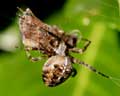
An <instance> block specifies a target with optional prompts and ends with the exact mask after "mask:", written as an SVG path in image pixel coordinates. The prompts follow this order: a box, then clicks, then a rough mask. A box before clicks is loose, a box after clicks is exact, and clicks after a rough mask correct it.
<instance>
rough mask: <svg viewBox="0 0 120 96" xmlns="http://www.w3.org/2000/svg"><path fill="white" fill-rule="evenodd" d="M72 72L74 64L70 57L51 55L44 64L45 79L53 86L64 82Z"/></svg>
mask: <svg viewBox="0 0 120 96" xmlns="http://www.w3.org/2000/svg"><path fill="white" fill-rule="evenodd" d="M71 73H72V65H71V62H70V59H69V58H68V57H64V56H60V55H56V56H52V57H50V58H49V59H48V60H47V62H46V63H45V64H44V66H43V74H42V77H43V81H44V83H45V84H46V85H47V86H50V87H53V86H57V85H58V84H60V83H63V82H64V81H65V80H66V79H67V78H68V77H69V76H70V75H71Z"/></svg>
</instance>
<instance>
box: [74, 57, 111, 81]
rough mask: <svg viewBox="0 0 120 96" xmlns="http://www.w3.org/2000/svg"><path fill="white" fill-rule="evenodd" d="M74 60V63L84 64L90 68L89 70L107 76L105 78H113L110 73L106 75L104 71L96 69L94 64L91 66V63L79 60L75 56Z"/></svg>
mask: <svg viewBox="0 0 120 96" xmlns="http://www.w3.org/2000/svg"><path fill="white" fill-rule="evenodd" d="M72 61H73V63H76V64H80V65H83V66H84V67H86V68H88V69H89V70H91V71H93V72H94V73H96V74H99V75H101V76H103V77H105V78H108V79H111V77H110V76H108V75H106V74H104V73H102V72H100V71H98V70H96V69H95V68H94V67H93V66H91V65H89V64H86V63H85V62H83V61H79V60H77V59H75V58H73V59H72Z"/></svg>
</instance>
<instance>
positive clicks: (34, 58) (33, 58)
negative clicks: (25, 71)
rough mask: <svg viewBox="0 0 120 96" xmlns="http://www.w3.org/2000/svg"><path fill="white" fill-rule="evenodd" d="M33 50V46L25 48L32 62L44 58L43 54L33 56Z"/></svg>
mask: <svg viewBox="0 0 120 96" xmlns="http://www.w3.org/2000/svg"><path fill="white" fill-rule="evenodd" d="M31 50H32V48H28V47H26V48H25V52H26V55H27V57H28V59H29V60H30V61H32V62H35V61H40V60H41V59H42V57H41V56H38V57H33V56H32V55H31V53H30V51H31Z"/></svg>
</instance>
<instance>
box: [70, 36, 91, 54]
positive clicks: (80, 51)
mask: <svg viewBox="0 0 120 96" xmlns="http://www.w3.org/2000/svg"><path fill="white" fill-rule="evenodd" d="M81 40H82V41H85V44H84V47H83V48H72V49H70V51H72V52H75V53H80V54H83V53H84V52H85V51H86V50H87V48H88V46H89V45H90V44H91V41H90V40H88V39H85V38H81Z"/></svg>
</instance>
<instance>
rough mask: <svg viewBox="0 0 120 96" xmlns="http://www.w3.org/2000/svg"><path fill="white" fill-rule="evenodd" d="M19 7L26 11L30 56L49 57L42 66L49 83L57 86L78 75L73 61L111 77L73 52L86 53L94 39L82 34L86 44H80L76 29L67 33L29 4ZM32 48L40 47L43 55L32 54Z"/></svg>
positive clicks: (23, 21) (22, 23)
mask: <svg viewBox="0 0 120 96" xmlns="http://www.w3.org/2000/svg"><path fill="white" fill-rule="evenodd" d="M18 9H19V10H20V12H22V15H19V28H20V32H21V34H22V42H23V45H24V46H25V50H26V53H27V56H28V58H29V59H30V60H31V61H38V60H41V59H42V58H44V57H47V58H48V60H47V61H46V62H45V64H44V65H43V69H42V79H43V82H44V83H45V85H47V86H49V87H54V86H57V85H59V84H61V83H63V82H64V81H65V80H67V79H68V78H69V77H70V76H71V75H72V76H73V75H75V73H76V71H75V69H74V68H73V66H72V64H80V65H83V66H85V67H87V68H88V69H89V70H91V71H93V72H95V73H96V74H99V75H101V76H103V77H105V78H109V79H111V77H110V76H108V75H105V74H103V73H101V72H99V71H97V70H96V69H95V68H94V67H92V66H91V65H89V64H86V63H85V62H83V61H80V60H78V59H76V58H74V57H72V56H71V55H70V52H75V53H79V54H82V53H84V52H85V51H86V49H87V48H88V46H89V45H90V43H91V41H90V40H88V39H85V38H82V37H81V41H85V45H84V47H83V48H76V44H77V43H78V41H79V40H78V39H79V38H78V35H77V34H76V32H73V33H72V34H67V33H65V32H64V31H63V30H61V29H59V28H58V27H57V26H55V25H54V26H50V25H48V24H45V23H43V22H42V21H41V20H40V19H38V18H37V17H36V16H35V15H34V14H33V13H32V11H31V10H30V9H29V8H27V9H26V10H25V11H23V10H22V9H21V8H18ZM31 50H35V51H39V52H41V53H42V54H43V56H41V57H32V56H31V54H30V51H31Z"/></svg>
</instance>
